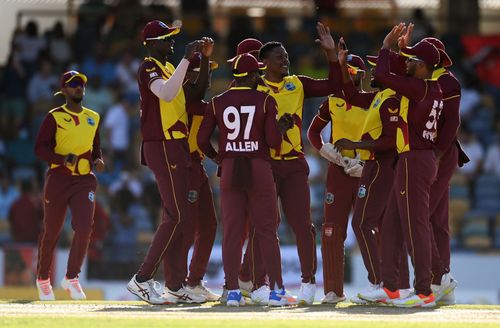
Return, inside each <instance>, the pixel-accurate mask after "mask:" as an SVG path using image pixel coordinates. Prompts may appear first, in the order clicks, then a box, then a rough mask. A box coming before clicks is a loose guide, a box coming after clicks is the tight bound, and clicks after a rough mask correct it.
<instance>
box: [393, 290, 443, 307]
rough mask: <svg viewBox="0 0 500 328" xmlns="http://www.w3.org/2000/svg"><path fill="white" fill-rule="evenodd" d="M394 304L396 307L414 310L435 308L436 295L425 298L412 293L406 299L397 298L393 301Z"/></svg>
mask: <svg viewBox="0 0 500 328" xmlns="http://www.w3.org/2000/svg"><path fill="white" fill-rule="evenodd" d="M392 304H393V305H394V306H396V307H404V308H414V307H435V306H436V302H435V300H434V294H432V293H431V294H430V295H428V296H424V295H421V294H415V292H412V293H411V294H410V295H408V296H407V297H405V298H397V299H393V300H392Z"/></svg>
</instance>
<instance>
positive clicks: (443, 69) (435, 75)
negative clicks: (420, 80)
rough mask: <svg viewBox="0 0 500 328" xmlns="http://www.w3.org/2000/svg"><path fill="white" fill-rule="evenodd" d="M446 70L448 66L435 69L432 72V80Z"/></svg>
mask: <svg viewBox="0 0 500 328" xmlns="http://www.w3.org/2000/svg"><path fill="white" fill-rule="evenodd" d="M444 72H446V68H444V67H440V68H438V69H435V70H434V71H433V72H432V78H431V80H437V79H438V78H439V77H440V76H441V74H442V73H444Z"/></svg>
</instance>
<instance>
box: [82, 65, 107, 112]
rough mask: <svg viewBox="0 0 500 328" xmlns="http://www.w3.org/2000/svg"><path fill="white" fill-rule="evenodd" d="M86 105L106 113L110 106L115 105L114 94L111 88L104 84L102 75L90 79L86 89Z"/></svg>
mask: <svg viewBox="0 0 500 328" xmlns="http://www.w3.org/2000/svg"><path fill="white" fill-rule="evenodd" d="M84 101H85V106H86V107H88V108H92V109H93V110H95V111H96V112H97V113H99V114H103V115H104V113H106V111H107V110H108V108H109V107H111V105H113V95H112V94H111V92H110V90H109V89H108V88H107V87H106V86H104V85H103V83H102V80H101V77H100V76H99V75H96V76H95V77H94V78H93V79H92V80H89V82H88V84H87V88H86V89H85V100H84Z"/></svg>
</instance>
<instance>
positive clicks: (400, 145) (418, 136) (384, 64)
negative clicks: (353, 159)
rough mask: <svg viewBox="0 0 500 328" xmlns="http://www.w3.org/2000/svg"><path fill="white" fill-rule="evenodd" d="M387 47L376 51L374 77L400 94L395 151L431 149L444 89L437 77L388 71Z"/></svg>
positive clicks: (435, 135)
mask: <svg viewBox="0 0 500 328" xmlns="http://www.w3.org/2000/svg"><path fill="white" fill-rule="evenodd" d="M389 55H390V54H389V50H388V49H381V50H380V52H379V56H378V60H377V66H376V68H375V78H376V79H377V80H378V81H379V82H380V83H382V84H383V85H384V86H386V87H388V88H391V89H392V90H394V91H396V92H397V93H399V94H400V95H401V96H402V99H401V107H400V111H399V116H400V118H401V119H400V120H399V122H398V128H397V132H396V145H397V150H398V153H403V152H407V151H410V150H419V149H434V148H435V144H436V141H437V122H438V118H439V115H440V113H441V110H442V108H443V93H442V92H441V88H440V86H439V83H438V82H437V81H436V80H432V79H430V80H424V79H418V78H415V77H408V76H405V77H404V76H398V75H395V74H393V73H391V72H390V63H389Z"/></svg>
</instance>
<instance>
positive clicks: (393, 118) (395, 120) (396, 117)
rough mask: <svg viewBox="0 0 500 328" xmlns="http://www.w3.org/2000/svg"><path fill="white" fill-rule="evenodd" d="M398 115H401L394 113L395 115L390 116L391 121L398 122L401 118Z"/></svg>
mask: <svg viewBox="0 0 500 328" xmlns="http://www.w3.org/2000/svg"><path fill="white" fill-rule="evenodd" d="M398 117H399V116H394V115H393V116H391V117H390V118H389V121H390V122H397V121H398V120H399V118H398Z"/></svg>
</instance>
